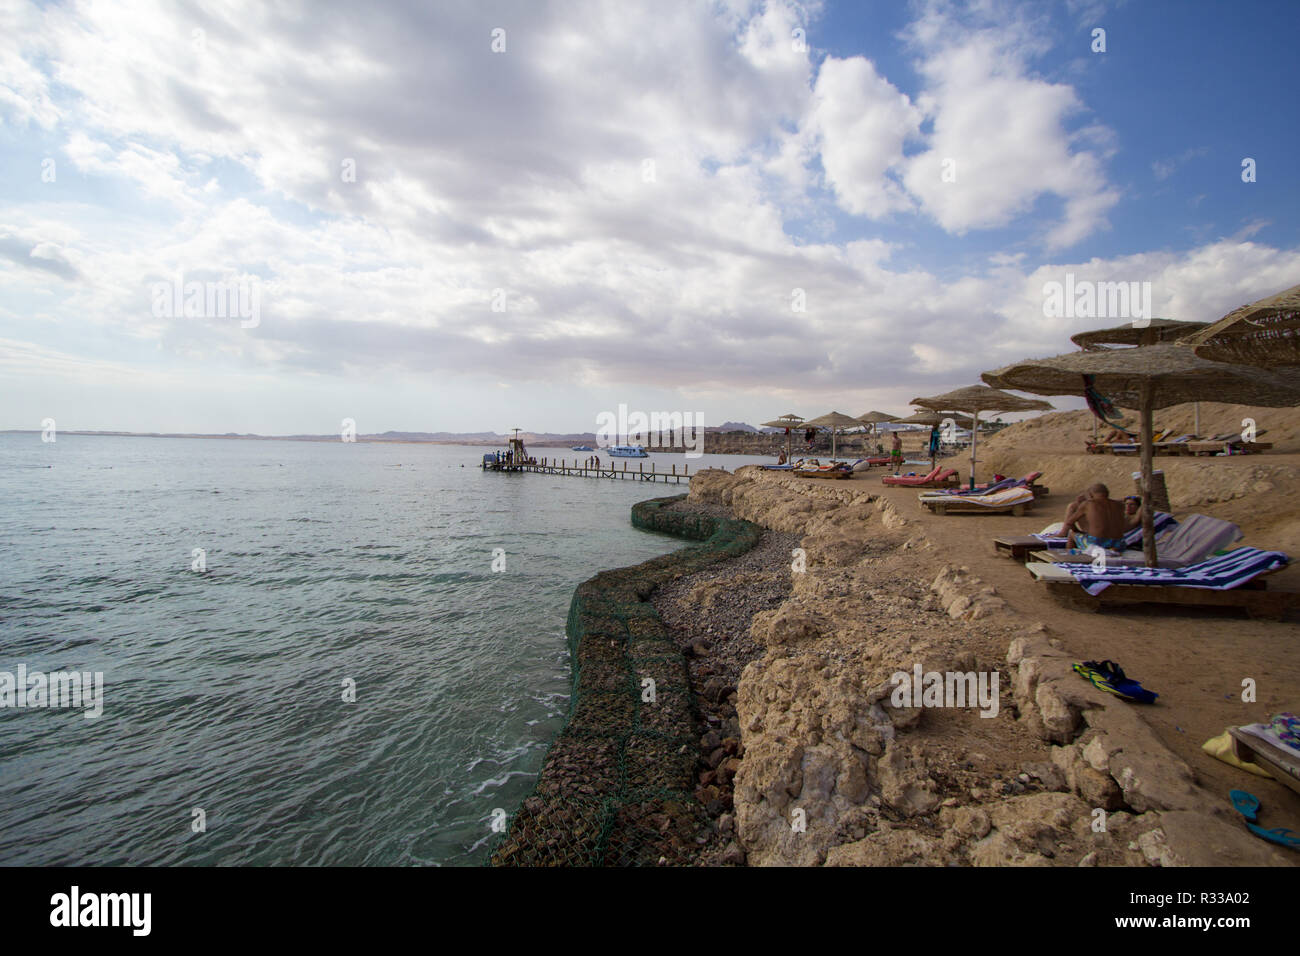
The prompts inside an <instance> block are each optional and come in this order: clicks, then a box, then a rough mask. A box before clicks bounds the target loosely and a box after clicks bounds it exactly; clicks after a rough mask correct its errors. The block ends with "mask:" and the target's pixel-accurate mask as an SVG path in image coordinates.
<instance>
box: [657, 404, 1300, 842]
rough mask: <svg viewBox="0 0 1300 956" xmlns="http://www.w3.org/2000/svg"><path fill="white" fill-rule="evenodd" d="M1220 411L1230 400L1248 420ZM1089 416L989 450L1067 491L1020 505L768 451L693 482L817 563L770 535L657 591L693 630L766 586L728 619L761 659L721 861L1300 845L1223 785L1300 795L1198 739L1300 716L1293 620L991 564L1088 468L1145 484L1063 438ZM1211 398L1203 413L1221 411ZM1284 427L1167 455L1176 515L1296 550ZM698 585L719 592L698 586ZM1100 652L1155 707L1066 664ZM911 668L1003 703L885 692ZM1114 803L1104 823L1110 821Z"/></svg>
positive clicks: (749, 667)
mask: <svg viewBox="0 0 1300 956" xmlns="http://www.w3.org/2000/svg"><path fill="white" fill-rule="evenodd" d="M1225 408H1227V409H1229V411H1228V412H1225V416H1229V415H1236V414H1237V410H1235V409H1232V408H1231V407H1225ZM1286 411H1287V412H1292V411H1293V410H1286ZM1072 414H1073V416H1074V417H1075V418H1076V419H1077V420H1076V421H1066V422H1064V423H1062V422H1057V423H1056V424H1055V425H1054V424H1053V422H1052V421H1051V419H1053V418H1060V419H1069V418H1070V417H1071V416H1070V415H1062V416H1044V419H1048V421H1047V422H1046V424H1040V425H1038V426H1036V429H1037V430H1038V434H1034V433H1033V431H1031V429H1030V427H1029V426H1028V425H1021V426H1015V431H1013V430H1012V429H1008V430H1007V431H1005V432H1003V433H1002V434H1001V435H999V436H997V437H995V438H994V439H993V440H992V441H990V442H989V443H988V446H987V448H983V446H982V451H981V456H980V457H981V458H982V459H985V461H984V462H982V463H981V470H982V471H983V472H985V473H988V474H991V473H992V470H998V471H1004V472H1005V473H1008V474H1010V473H1017V472H1018V471H1021V470H1023V471H1028V470H1030V468H1031V467H1032V468H1034V469H1037V470H1042V471H1044V472H1045V473H1046V474H1045V477H1044V479H1043V481H1044V482H1045V483H1046V484H1048V485H1049V486H1050V487H1051V488H1052V494H1051V495H1050V496H1048V497H1047V498H1045V499H1043V500H1042V501H1041V502H1040V503H1036V507H1035V510H1034V512H1033V513H1032V514H1031V515H1030V516H1027V517H1023V518H1013V517H1010V516H999V515H975V516H956V515H954V516H948V517H937V516H934V515H931V514H930V513H929V512H926V511H924V510H923V509H921V508H920V507H919V506H918V504H917V501H916V491H915V490H911V489H892V488H887V487H885V486H883V485H882V484H881V482H880V480H879V478H880V475H881V473H882V472H881V470H879V469H878V470H876V471H875V472H874V473H868V474H865V475H859V476H857V477H855V478H854V479H853V480H852V481H850V482H814V481H810V480H807V479H799V478H795V477H792V476H787V475H781V474H778V473H771V472H760V471H758V470H757V469H753V468H744V469H741V470H740V471H739V472H738V473H737V474H736V475H726V474H725V473H721V472H711V473H705V474H702V475H701V476H700V477H698V478H696V479H695V480H693V482H692V487H691V503H692V504H704V505H706V506H711V507H719V506H726V507H729V508H731V509H732V510H733V511H734V512H735V514H736V515H737V516H739V517H743V518H746V519H748V520H751V521H755V522H757V523H758V524H760V525H762V526H763V527H765V528H770V529H772V530H773V531H776V532H779V533H781V534H783V535H790V536H798V538H799V540H800V543H801V545H802V547H803V548H804V549H805V551H806V553H807V571H806V572H804V573H793V572H791V569H790V566H789V564H790V562H789V556H788V555H781V554H780V553H779V552H780V551H782V550H784V545H782V546H781V547H780V548H777V547H776V542H774V543H773V546H772V547H771V548H769V549H768V551H767V552H765V556H764V557H762V558H761V560H760V558H758V557H754V558H751V559H750V565H749V567H748V568H736V569H734V570H733V569H729V568H728V567H727V566H726V565H720V566H717V567H715V568H712V569H710V571H709V572H708V573H709V574H710V575H711V578H710V580H709V581H708V582H705V581H704V580H703V579H702V578H701V579H699V580H694V579H684V580H682V581H679V582H677V583H675V584H674V585H673V587H674V588H675V589H676V593H675V594H672V595H667V594H666V595H665V596H664V603H663V604H662V605H660V610H661V613H663V614H664V616H665V618H666V619H669V620H670V623H672V624H674V626H675V627H677V628H678V629H679V630H680V632H681V635H682V640H683V642H684V643H685V646H690V642H691V641H693V640H695V639H696V637H697V636H698V635H707V634H708V628H709V627H710V623H709V622H710V620H714V621H715V623H714V624H713V625H712V626H714V627H715V628H717V627H718V625H717V623H716V621H717V620H718V613H719V612H718V611H717V606H718V605H719V603H723V604H725V603H727V601H728V598H727V596H726V595H727V593H728V592H729V593H730V594H732V595H742V594H747V593H748V590H749V589H753V588H755V587H757V588H758V589H759V590H760V591H761V592H762V593H764V594H766V595H767V597H766V598H765V599H764V600H760V601H755V600H744V601H734V600H733V601H731V604H734V605H735V608H736V609H735V610H734V611H729V612H728V613H729V617H728V620H729V621H730V623H729V624H728V625H727V628H726V629H727V630H728V632H730V633H734V631H735V628H736V626H737V625H736V620H737V619H738V618H743V617H745V616H751V617H752V625H751V628H750V634H749V639H748V641H747V642H742V643H743V645H744V651H743V653H741V654H738V655H733V656H732V657H731V658H729V660H730V661H731V664H729V665H728V666H734V664H735V663H739V662H741V661H744V660H745V659H746V658H747V659H748V660H747V663H744V670H743V673H742V674H741V677H740V679H739V681H738V684H737V686H736V688H735V693H734V694H731V693H730V680H731V673H732V671H730V670H726V669H725V668H724V669H723V670H724V680H725V686H724V687H723V688H722V689H724V690H726V691H728V693H727V694H726V695H724V699H725V700H731V701H734V707H735V711H736V717H735V722H736V727H737V728H738V729H739V731H740V736H741V740H740V742H739V746H738V747H733V749H736V750H737V753H736V754H735V755H733V754H727V753H725V751H724V755H725V756H726V757H727V758H731V757H733V756H738V757H739V761H738V765H737V763H735V762H733V763H731V764H729V766H730V767H731V768H732V771H733V772H731V773H727V774H724V776H727V777H731V778H732V779H731V780H729V782H730V783H731V784H732V785H733V786H734V791H733V793H732V794H731V798H732V802H733V803H734V813H733V814H730V815H729V817H730V818H729V819H727V820H722V819H721V818H722V816H723V815H724V814H715V817H716V818H717V820H718V821H720V823H721V825H720V826H719V830H720V831H721V830H722V829H724V828H725V829H726V831H727V832H719V839H718V841H716V843H717V844H718V845H721V843H722V842H723V838H726V837H730V835H731V832H734V833H735V834H736V839H735V846H734V847H730V849H731V852H730V856H729V859H728V861H729V862H739V861H740V857H739V855H740V854H741V853H743V854H744V857H745V859H746V861H747V862H749V863H750V864H782V863H785V864H801V865H817V864H822V863H830V864H849V865H891V864H900V863H913V864H917V863H919V864H930V865H947V864H973V865H1149V864H1153V863H1155V864H1163V865H1177V864H1188V863H1190V864H1209V863H1218V864H1228V865H1232V864H1265V865H1294V864H1295V863H1296V862H1298V861H1297V859H1296V858H1295V856H1296V855H1295V854H1294V853H1288V852H1287V851H1285V850H1281V849H1279V848H1276V847H1272V846H1271V845H1270V844H1267V843H1264V842H1263V841H1260V840H1258V839H1257V838H1255V837H1253V836H1251V835H1250V834H1249V833H1248V832H1247V831H1246V830H1245V828H1244V827H1243V826H1242V825H1241V822H1240V818H1239V817H1237V816H1236V814H1235V813H1234V812H1233V811H1232V810H1231V808H1230V806H1229V804H1228V801H1227V791H1228V790H1230V789H1232V788H1244V789H1248V790H1251V791H1252V792H1253V793H1255V794H1256V795H1257V796H1258V797H1259V798H1260V800H1261V802H1262V803H1263V806H1264V808H1265V809H1264V813H1263V814H1262V822H1263V823H1264V825H1265V826H1290V827H1291V828H1292V829H1295V828H1296V825H1297V823H1298V822H1300V796H1298V795H1296V794H1295V793H1294V792H1292V791H1290V790H1288V789H1287V788H1286V787H1284V786H1282V785H1281V784H1279V783H1277V782H1274V781H1271V780H1267V779H1264V778H1261V777H1256V776H1253V775H1250V774H1247V773H1245V772H1244V771H1240V770H1237V769H1234V768H1232V767H1230V766H1228V765H1227V764H1224V763H1221V762H1219V761H1217V760H1214V759H1213V758H1210V757H1209V756H1207V755H1206V754H1204V753H1203V752H1202V751H1201V749H1200V748H1201V744H1202V743H1203V742H1204V741H1205V740H1206V739H1208V738H1210V737H1212V736H1215V735H1217V734H1219V733H1221V732H1222V731H1223V730H1224V729H1225V728H1226V727H1228V726H1233V725H1239V724H1244V723H1249V722H1252V721H1256V720H1262V719H1265V718H1266V717H1267V716H1268V715H1269V714H1271V713H1274V712H1277V711H1281V710H1292V711H1295V710H1300V699H1297V696H1296V695H1297V693H1298V692H1300V664H1298V663H1297V661H1296V658H1295V655H1294V645H1293V641H1294V640H1295V634H1296V626H1295V624H1296V622H1295V619H1294V616H1293V617H1292V619H1291V620H1289V621H1287V622H1283V623H1277V622H1268V621H1254V620H1248V619H1246V618H1244V617H1243V616H1242V615H1241V613H1240V612H1234V611H1210V610H1207V611H1198V612H1189V611H1180V610H1176V609H1172V608H1152V609H1132V610H1119V611H1115V610H1112V611H1106V612H1102V613H1101V614H1089V613H1085V612H1081V611H1076V610H1073V609H1071V608H1068V607H1065V606H1063V605H1061V604H1058V603H1057V602H1056V600H1055V599H1054V598H1053V597H1051V596H1050V595H1048V594H1046V593H1045V592H1044V591H1043V590H1042V589H1040V588H1038V587H1037V586H1035V585H1034V584H1033V582H1032V580H1031V579H1030V576H1029V575H1028V573H1027V572H1026V571H1025V570H1024V568H1023V567H1022V566H1021V565H1020V564H1019V563H1018V562H1014V561H1012V560H1010V559H1008V558H1005V557H998V556H995V555H994V552H993V548H992V544H991V542H992V539H993V538H994V537H995V536H997V535H998V534H1000V533H1006V532H1012V533H1025V532H1028V531H1035V530H1039V529H1040V528H1041V527H1042V526H1044V525H1046V524H1047V523H1049V522H1051V521H1053V520H1058V519H1059V517H1060V513H1061V512H1062V511H1063V510H1064V508H1065V504H1066V503H1067V501H1068V500H1069V499H1070V498H1071V497H1073V495H1074V494H1076V493H1077V491H1078V490H1079V489H1080V488H1082V487H1083V485H1085V484H1086V483H1088V482H1089V481H1090V480H1096V478H1097V477H1102V478H1103V480H1110V481H1111V482H1112V483H1113V484H1112V487H1115V484H1114V483H1118V482H1120V481H1122V480H1124V479H1127V482H1128V483H1127V484H1119V485H1118V487H1115V491H1116V493H1117V494H1118V493H1127V492H1128V491H1129V489H1130V487H1131V478H1128V474H1129V473H1130V472H1131V471H1133V470H1136V467H1137V463H1136V460H1135V459H1114V458H1110V459H1107V458H1106V457H1103V456H1091V455H1083V454H1079V453H1078V452H1077V451H1075V452H1074V453H1070V452H1069V451H1068V449H1069V448H1070V442H1072V441H1075V439H1076V438H1077V436H1074V435H1072V434H1071V432H1072V431H1073V432H1079V433H1080V434H1082V433H1083V432H1084V430H1085V426H1086V422H1087V419H1086V417H1085V415H1086V413H1072ZM1212 414H1214V410H1213V409H1208V410H1207V409H1206V407H1205V406H1203V410H1202V421H1203V423H1204V422H1205V421H1206V418H1207V415H1212ZM1039 421H1042V420H1041V419H1040V420H1039ZM1017 431H1018V432H1021V433H1022V434H1021V435H1019V436H1017V434H1016V432H1017ZM1087 431H1088V432H1089V433H1090V426H1088V427H1087ZM1277 431H1278V432H1279V433H1280V434H1279V435H1278V437H1280V438H1282V440H1283V441H1282V443H1281V444H1282V447H1280V448H1279V449H1278V451H1279V453H1278V454H1270V455H1259V456H1245V457H1242V458H1231V459H1199V460H1197V459H1166V458H1161V459H1158V460H1157V461H1158V467H1163V468H1165V470H1166V474H1167V478H1168V480H1169V487H1170V493H1171V498H1172V500H1173V504H1174V508H1175V511H1176V512H1177V511H1187V510H1197V511H1202V512H1204V513H1207V514H1212V515H1215V516H1217V517H1223V518H1227V519H1229V520H1235V521H1237V522H1238V523H1239V524H1241V525H1242V527H1243V530H1244V531H1245V532H1246V538H1245V541H1244V543H1248V544H1252V545H1257V546H1260V547H1277V548H1283V549H1287V548H1290V549H1292V550H1294V549H1295V548H1296V547H1297V546H1300V541H1297V540H1296V538H1295V532H1296V520H1295V519H1296V517H1297V515H1296V513H1295V511H1294V508H1295V505H1294V502H1295V501H1296V498H1297V496H1296V495H1295V494H1294V491H1296V490H1300V480H1298V479H1297V475H1298V474H1300V469H1298V465H1297V462H1296V460H1295V459H1296V457H1297V456H1296V455H1295V454H1294V452H1292V451H1291V450H1290V449H1289V448H1287V447H1286V443H1288V442H1290V441H1291V440H1293V438H1291V437H1288V435H1287V434H1285V433H1284V430H1283V429H1281V428H1279V429H1277ZM1025 432H1029V434H1028V435H1025V434H1023V433H1025ZM1062 436H1064V437H1062ZM1044 438H1047V439H1050V440H1048V441H1044V440H1043V439H1044ZM1270 438H1272V436H1270ZM1053 441H1054V442H1057V443H1058V445H1059V446H1060V447H1059V450H1056V449H1054V448H1053V446H1052V442H1053ZM1073 447H1074V448H1075V449H1077V448H1078V447H1079V445H1078V443H1077V441H1076V442H1075V444H1074V445H1073ZM1029 459H1032V463H1031V464H1030V465H1027V466H1024V467H1023V468H1022V467H1021V466H1022V464H1023V462H1024V461H1025V460H1029ZM1112 473H1113V474H1112ZM981 477H983V475H981ZM1265 483H1268V484H1271V485H1272V487H1271V488H1261V485H1262V484H1265ZM1076 486H1077V487H1076ZM789 540H793V539H792V538H789V539H787V542H788V541H789ZM756 550H761V547H760V549H756ZM740 560H742V561H743V560H744V559H740ZM728 564H731V562H728ZM760 564H761V565H762V566H761V567H760V566H759V565H760ZM1298 574H1300V569H1297V568H1296V567H1294V566H1293V567H1292V568H1288V569H1287V570H1286V571H1284V572H1281V573H1280V574H1278V575H1275V576H1274V579H1273V581H1274V583H1273V584H1272V585H1271V586H1277V587H1289V588H1300V582H1298V581H1297V580H1296V579H1297V575H1298ZM783 579H784V581H786V582H788V587H789V591H788V596H787V597H786V598H785V599H784V600H783V601H782V602H781V603H780V604H779V605H776V606H773V607H766V608H765V607H762V606H761V605H763V604H764V603H772V602H773V601H774V599H775V598H776V597H778V596H779V588H780V586H781V584H780V582H781V581H782V580H783ZM701 584H707V585H708V586H707V587H706V588H704V589H703V590H697V588H698V587H699V586H700V585H701ZM674 602H676V605H677V606H676V607H675V608H673V607H672V606H673V603H674ZM670 608H671V609H670ZM692 608H693V609H694V611H693V616H692ZM734 639H735V638H731V640H734ZM714 643H715V644H716V643H718V642H716V641H715V642H714ZM721 643H726V641H723V642H721ZM760 648H761V654H760ZM706 651H708V652H711V653H713V652H714V651H713V648H711V647H710V648H706ZM701 656H702V657H703V658H704V659H707V658H708V656H709V655H708V653H706V654H705V655H701ZM723 656H724V657H725V656H726V655H725V654H724V655H723ZM1103 658H1106V659H1111V660H1116V661H1119V662H1120V663H1121V664H1122V665H1123V666H1124V668H1125V670H1126V671H1127V672H1128V673H1129V674H1130V676H1133V677H1136V678H1137V679H1139V680H1141V681H1142V682H1143V684H1144V685H1145V686H1146V687H1148V688H1150V689H1153V690H1156V691H1158V692H1159V693H1160V695H1161V696H1160V700H1159V702H1158V703H1157V704H1156V705H1154V706H1148V707H1142V706H1139V705H1134V704H1129V703H1126V702H1123V701H1121V700H1119V699H1118V698H1115V697H1113V696H1112V695H1107V694H1104V693H1103V692H1101V691H1099V690H1097V689H1095V688H1093V687H1092V686H1091V685H1090V684H1088V683H1087V682H1085V681H1083V680H1082V679H1081V678H1079V677H1078V676H1077V675H1074V674H1073V673H1072V672H1071V671H1070V669H1069V665H1070V663H1071V662H1072V661H1076V660H1085V659H1093V660H1096V659H1103ZM916 663H920V664H921V665H922V667H923V670H925V671H940V672H945V671H949V670H952V671H961V672H967V671H970V672H985V673H988V672H991V671H997V672H998V675H999V684H1000V697H999V704H1000V707H999V710H998V713H997V715H996V716H994V717H990V718H986V717H980V716H979V714H978V712H976V711H975V710H973V709H971V708H929V707H927V708H923V709H904V708H895V707H893V706H891V702H890V701H889V700H888V694H887V692H886V688H887V681H888V680H889V678H890V676H891V675H892V674H893V673H894V672H896V671H905V672H906V671H910V670H911V669H912V666H913V665H914V664H916ZM695 669H696V668H695V667H694V665H693V670H695ZM704 676H705V677H706V678H707V677H708V676H712V675H704ZM1246 678H1250V679H1251V680H1253V681H1254V682H1255V684H1256V687H1257V690H1256V695H1257V697H1256V701H1255V702H1253V703H1245V702H1243V701H1242V699H1241V695H1242V681H1243V680H1244V679H1246ZM701 689H702V685H699V686H697V694H699V693H700V691H701ZM704 697H707V695H702V699H703V698H704ZM720 719H723V720H726V719H729V718H720ZM700 766H701V774H707V773H708V772H709V771H710V770H713V769H714V768H712V767H709V766H708V758H707V756H706V757H705V759H704V761H703V762H702V763H701V765H700ZM714 784H716V775H715V777H714V778H710V784H709V785H714ZM698 792H699V791H697V793H698ZM707 795H711V792H709V793H708V794H706V796H707ZM715 809H717V808H716V807H715ZM1103 811H1104V819H1105V822H1106V826H1107V830H1106V831H1105V832H1104V833H1099V832H1096V831H1095V829H1094V826H1095V823H1096V820H1097V817H1098V815H1099V813H1100V812H1103ZM728 845H729V844H728ZM710 846H711V847H713V848H714V852H715V854H716V846H715V845H714V844H711V845H710ZM708 861H709V862H717V861H719V860H718V857H717V855H715V856H713V857H710V858H709V860H708Z"/></svg>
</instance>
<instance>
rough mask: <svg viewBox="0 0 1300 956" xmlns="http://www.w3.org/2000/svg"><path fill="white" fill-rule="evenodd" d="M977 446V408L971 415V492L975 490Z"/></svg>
mask: <svg viewBox="0 0 1300 956" xmlns="http://www.w3.org/2000/svg"><path fill="white" fill-rule="evenodd" d="M976 445H979V408H975V411H974V412H972V414H971V490H972V492H974V490H975V446H976Z"/></svg>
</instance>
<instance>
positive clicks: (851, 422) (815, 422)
mask: <svg viewBox="0 0 1300 956" xmlns="http://www.w3.org/2000/svg"><path fill="white" fill-rule="evenodd" d="M802 427H804V428H829V429H830V430H831V457H832V458H834V457H835V433H836V431H837V430H839V429H841V428H861V427H862V422H860V421H858V420H857V419H856V418H851V417H849V416H848V415H845V414H843V413H841V412H827V413H826V414H825V415H820V416H818V417H817V418H810V419H808V421H806V422H804V423H803V425H802Z"/></svg>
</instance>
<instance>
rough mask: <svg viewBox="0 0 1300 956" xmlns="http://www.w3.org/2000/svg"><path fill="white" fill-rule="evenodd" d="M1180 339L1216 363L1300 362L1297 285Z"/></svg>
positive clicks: (1299, 291)
mask: <svg viewBox="0 0 1300 956" xmlns="http://www.w3.org/2000/svg"><path fill="white" fill-rule="evenodd" d="M1184 341H1185V344H1187V345H1190V346H1192V347H1193V348H1195V349H1196V354H1197V355H1199V356H1200V357H1201V358H1204V359H1211V360H1213V361H1216V362H1239V363H1241V364H1243V365H1259V366H1262V367H1264V368H1277V367H1278V366H1282V365H1300V285H1295V286H1292V287H1291V288H1289V289H1287V290H1286V291H1285V292H1279V293H1278V294H1277V295H1271V296H1269V297H1268V298H1266V299H1260V300H1259V301H1258V302H1252V303H1251V304H1250V305H1243V306H1242V307H1241V308H1240V309H1237V310H1235V311H1233V312H1229V313H1228V314H1227V315H1225V316H1224V317H1223V318H1221V319H1220V320H1219V321H1218V322H1215V323H1214V324H1213V325H1211V326H1209V327H1207V328H1205V329H1203V330H1201V331H1199V332H1195V333H1193V334H1192V335H1190V336H1189V337H1188V338H1187V339H1185V340H1184Z"/></svg>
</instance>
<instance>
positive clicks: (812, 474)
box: [790, 468, 853, 481]
mask: <svg viewBox="0 0 1300 956" xmlns="http://www.w3.org/2000/svg"><path fill="white" fill-rule="evenodd" d="M790 474H792V475H799V476H800V477H801V478H837V479H840V480H841V481H842V480H844V479H845V478H852V477H853V472H852V471H845V470H844V469H843V468H834V469H830V468H828V469H827V470H826V471H800V470H799V469H798V468H796V469H795V470H794V471H792V472H790Z"/></svg>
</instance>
